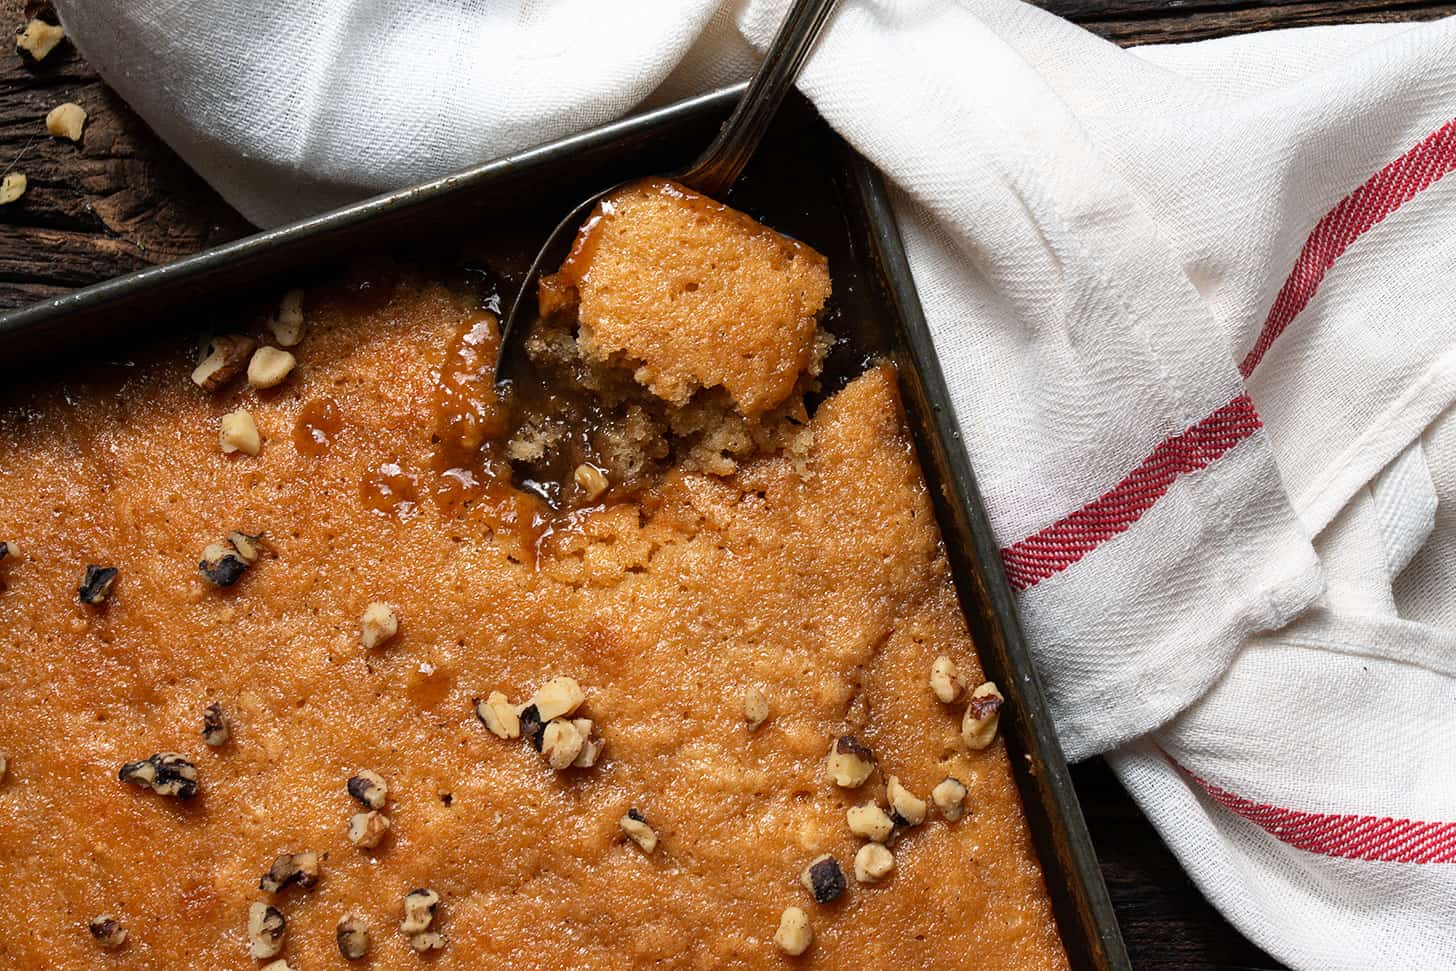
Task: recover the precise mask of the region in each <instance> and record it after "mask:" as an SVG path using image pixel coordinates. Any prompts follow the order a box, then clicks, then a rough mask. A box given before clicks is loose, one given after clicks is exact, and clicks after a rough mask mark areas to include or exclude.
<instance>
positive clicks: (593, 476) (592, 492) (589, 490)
mask: <svg viewBox="0 0 1456 971" xmlns="http://www.w3.org/2000/svg"><path fill="white" fill-rule="evenodd" d="M572 478H573V479H575V480H576V484H577V486H579V487H580V488H581V496H582V498H583V499H584V500H585V501H586V502H589V503H590V502H596V501H597V500H598V499H600V498H601V497H602V494H603V493H605V492H606V491H607V489H608V488H609V487H610V486H611V484H612V483H611V481H610V480H608V479H607V474H606V473H605V472H603V471H602V470H601V469H599V468H597V467H596V466H595V465H592V464H591V463H590V462H583V463H581V464H580V465H578V466H577V467H576V471H575V472H573V473H572Z"/></svg>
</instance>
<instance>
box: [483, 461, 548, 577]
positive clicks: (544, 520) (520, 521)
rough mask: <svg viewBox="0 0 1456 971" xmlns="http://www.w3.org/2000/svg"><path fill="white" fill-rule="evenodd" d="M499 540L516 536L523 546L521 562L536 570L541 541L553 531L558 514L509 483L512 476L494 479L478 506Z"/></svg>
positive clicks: (520, 556)
mask: <svg viewBox="0 0 1456 971" xmlns="http://www.w3.org/2000/svg"><path fill="white" fill-rule="evenodd" d="M477 508H478V509H479V510H480V513H479V514H480V516H481V518H482V519H483V520H484V521H485V522H486V524H487V525H489V526H490V528H491V529H492V530H493V531H494V532H495V534H496V536H497V537H506V536H510V537H514V538H515V539H516V541H517V542H518V543H519V544H520V555H519V557H518V559H520V560H521V562H523V563H525V564H526V565H527V566H530V567H532V568H534V567H535V566H536V560H537V557H538V556H539V554H540V549H541V540H542V538H543V537H544V536H546V535H547V534H548V533H549V532H550V531H551V528H552V523H553V521H554V520H555V512H554V511H553V510H552V508H551V507H550V506H549V505H547V504H546V502H545V501H544V500H543V499H541V498H540V497H539V496H535V495H532V494H531V493H529V492H523V491H521V490H520V489H517V488H515V487H514V486H512V485H511V484H510V478H509V476H505V477H502V478H500V479H492V480H491V481H490V482H489V483H488V484H487V485H486V486H485V488H484V489H483V490H482V501H481V503H480V505H479V506H478V507H477Z"/></svg>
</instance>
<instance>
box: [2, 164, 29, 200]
mask: <svg viewBox="0 0 1456 971" xmlns="http://www.w3.org/2000/svg"><path fill="white" fill-rule="evenodd" d="M28 188H30V180H29V179H27V178H26V177H25V173H24V172H6V173H5V177H4V178H3V179H0V206H8V205H9V204H10V203H12V202H14V201H15V200H16V199H19V198H20V197H21V196H23V195H25V190H26V189H28Z"/></svg>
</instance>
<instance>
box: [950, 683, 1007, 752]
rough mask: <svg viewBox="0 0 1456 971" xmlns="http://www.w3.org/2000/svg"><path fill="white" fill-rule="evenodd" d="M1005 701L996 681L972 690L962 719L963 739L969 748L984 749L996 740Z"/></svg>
mask: <svg viewBox="0 0 1456 971" xmlns="http://www.w3.org/2000/svg"><path fill="white" fill-rule="evenodd" d="M1005 701H1006V699H1005V698H1004V697H1002V695H1001V689H1000V688H997V687H996V682H994V681H987V682H986V683H985V684H982V685H980V686H979V687H977V688H976V690H975V691H972V692H971V700H970V701H969V702H967V703H966V715H965V718H963V719H962V720H961V739H962V740H963V741H964V742H965V743H966V746H967V747H968V748H973V749H982V748H985V747H986V746H988V745H990V744H991V742H993V741H994V740H995V738H996V726H997V725H998V724H999V723H1000V721H1001V705H1002V704H1003V703H1005Z"/></svg>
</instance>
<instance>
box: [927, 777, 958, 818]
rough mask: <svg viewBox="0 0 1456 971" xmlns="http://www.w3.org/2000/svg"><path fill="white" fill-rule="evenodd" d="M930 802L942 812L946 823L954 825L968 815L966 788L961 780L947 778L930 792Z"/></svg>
mask: <svg viewBox="0 0 1456 971" xmlns="http://www.w3.org/2000/svg"><path fill="white" fill-rule="evenodd" d="M930 801H931V802H933V803H935V808H936V809H939V810H940V815H941V816H942V817H944V818H945V820H946V822H950V823H953V822H955V821H956V820H958V819H960V818H961V817H962V816H964V815H965V814H966V787H965V784H964V783H962V782H961V781H960V780H959V779H952V778H950V777H949V776H947V777H946V778H944V779H941V780H940V783H939V784H938V785H936V787H935V788H934V789H931V790H930Z"/></svg>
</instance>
